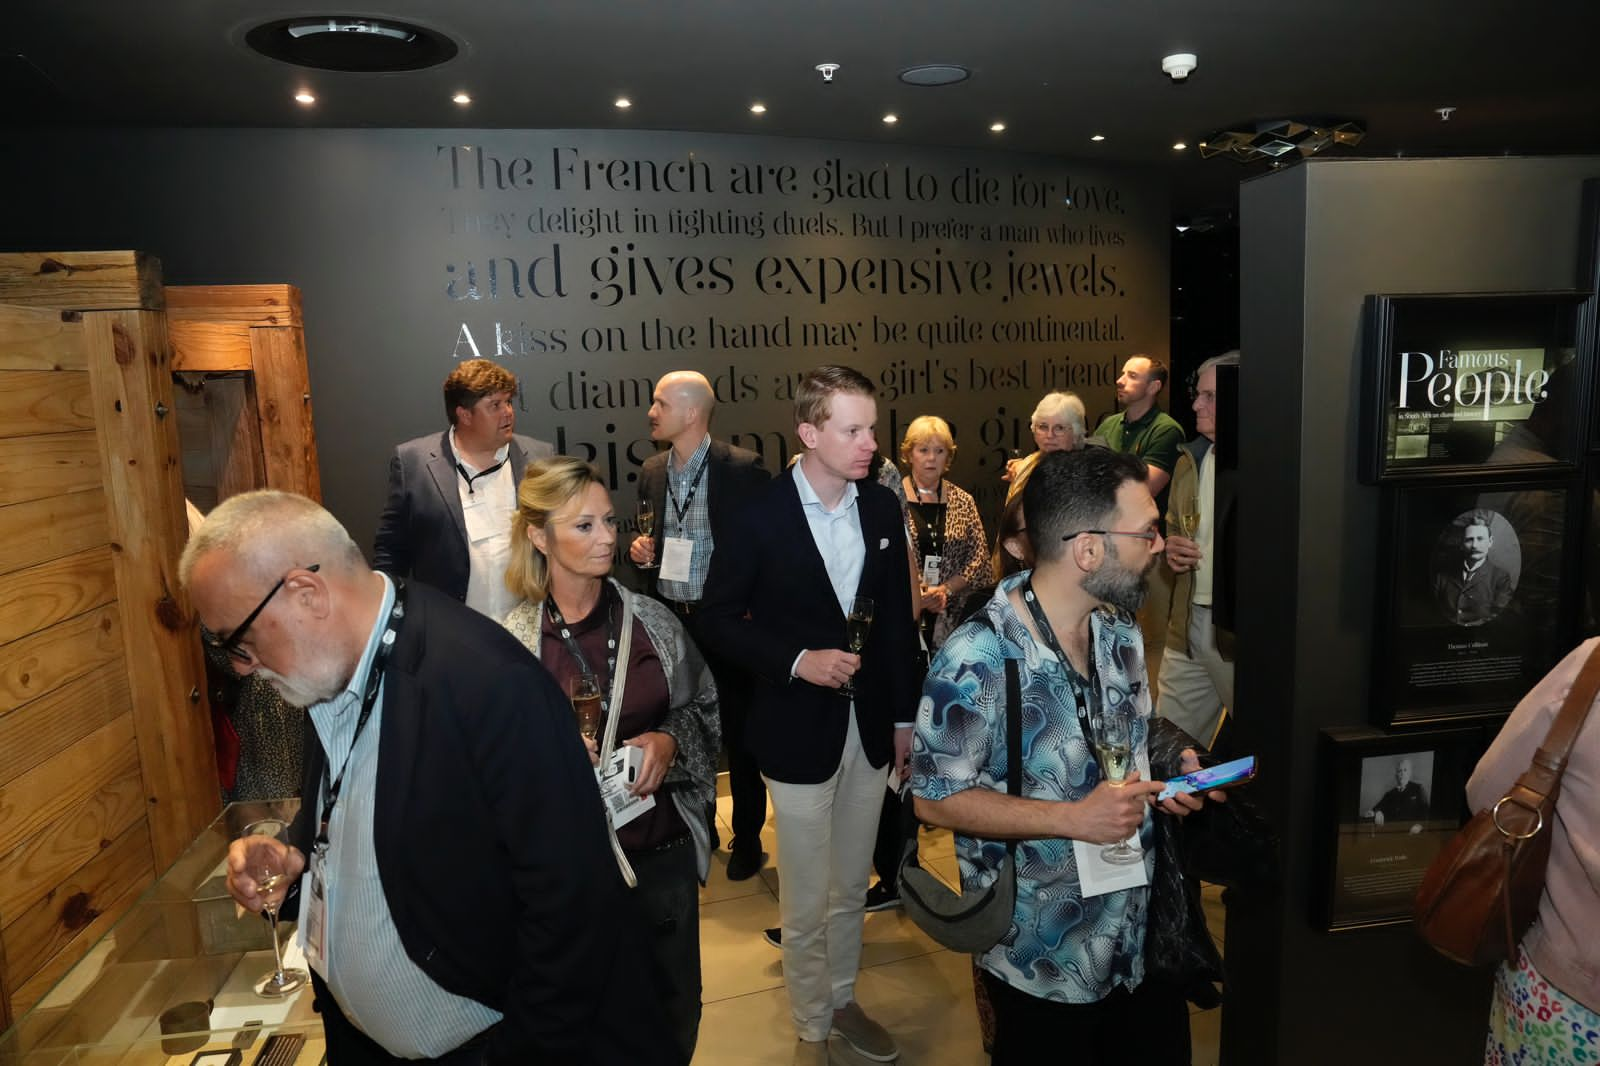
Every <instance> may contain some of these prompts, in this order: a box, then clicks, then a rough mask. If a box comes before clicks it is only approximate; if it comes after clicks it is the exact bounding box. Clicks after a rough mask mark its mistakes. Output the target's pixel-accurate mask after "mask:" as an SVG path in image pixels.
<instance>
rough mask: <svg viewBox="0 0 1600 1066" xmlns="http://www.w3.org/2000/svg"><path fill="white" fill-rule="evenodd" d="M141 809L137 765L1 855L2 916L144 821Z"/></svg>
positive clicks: (140, 784) (139, 780)
mask: <svg viewBox="0 0 1600 1066" xmlns="http://www.w3.org/2000/svg"><path fill="white" fill-rule="evenodd" d="M144 812H145V802H144V782H143V780H142V779H141V778H140V776H139V770H138V768H137V767H132V768H130V769H129V770H128V771H127V772H126V773H124V774H123V775H122V776H121V777H119V778H117V779H116V780H114V781H111V782H109V783H108V784H106V786H105V787H104V788H102V789H100V791H98V792H96V793H95V794H94V795H92V796H90V797H88V798H87V799H85V800H84V801H83V802H82V803H80V804H78V805H77V806H76V807H74V808H72V809H71V810H70V811H67V812H66V813H65V814H63V815H62V816H61V817H60V818H58V819H56V820H55V821H54V822H51V823H50V824H49V825H47V826H45V827H44V828H43V829H41V830H39V831H38V832H37V833H35V834H34V835H33V836H31V837H29V838H28V839H27V840H24V841H23V842H22V843H21V844H18V845H17V846H16V847H14V848H12V849H11V850H10V851H8V852H6V853H5V854H4V855H0V919H5V918H9V916H10V915H12V914H15V913H17V912H18V911H20V910H22V909H23V908H24V907H26V906H28V905H29V904H30V903H32V902H33V901H35V900H37V899H39V898H40V897H41V896H42V895H43V894H44V893H46V892H48V891H50V889H51V888H52V887H53V886H55V885H58V884H60V883H61V881H62V880H63V879H64V878H65V877H66V876H67V875H68V874H70V873H71V872H72V871H73V870H76V869H77V868H78V867H80V866H82V865H83V864H84V863H86V862H88V861H89V860H90V859H92V858H94V857H95V856H96V855H98V854H99V853H100V852H101V851H102V850H104V849H105V848H106V847H107V846H108V845H109V844H110V843H111V841H113V840H115V839H116V838H117V837H118V836H120V835H121V834H122V833H123V831H124V830H126V829H127V828H128V827H129V826H131V825H133V824H134V823H135V822H143V821H144Z"/></svg>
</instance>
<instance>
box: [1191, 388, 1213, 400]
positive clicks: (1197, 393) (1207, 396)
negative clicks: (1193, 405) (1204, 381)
mask: <svg viewBox="0 0 1600 1066" xmlns="http://www.w3.org/2000/svg"><path fill="white" fill-rule="evenodd" d="M1189 399H1191V400H1204V401H1205V402H1206V403H1216V402H1217V390H1216V389H1196V388H1191V389H1190V390H1189Z"/></svg>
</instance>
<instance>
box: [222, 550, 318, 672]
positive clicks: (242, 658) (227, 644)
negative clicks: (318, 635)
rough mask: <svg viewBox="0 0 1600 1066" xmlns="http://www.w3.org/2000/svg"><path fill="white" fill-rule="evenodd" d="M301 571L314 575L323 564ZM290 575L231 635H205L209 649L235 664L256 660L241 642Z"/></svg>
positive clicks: (279, 582)
mask: <svg viewBox="0 0 1600 1066" xmlns="http://www.w3.org/2000/svg"><path fill="white" fill-rule="evenodd" d="M299 569H303V570H305V571H307V572H309V573H312V574H314V573H316V572H317V571H318V570H321V569H322V564H321V563H312V564H311V565H310V566H306V567H300V568H299ZM292 573H294V571H293V570H291V571H289V574H292ZM289 574H284V575H283V576H282V577H280V578H279V579H278V583H277V584H276V585H273V586H272V588H271V589H269V590H268V591H267V594H266V595H265V596H263V597H261V602H260V603H258V604H256V609H255V610H253V611H251V612H250V613H249V614H247V615H245V616H244V621H243V622H240V623H239V625H238V626H237V627H236V628H235V629H234V631H233V632H232V633H231V634H229V635H228V636H226V637H223V636H219V635H216V634H212V633H207V634H206V635H205V641H206V644H207V645H208V646H209V647H213V648H216V649H217V650H218V651H220V652H224V653H225V654H226V655H227V656H228V658H230V659H232V660H234V661H235V662H240V663H247V662H249V661H250V660H251V659H253V658H255V656H254V655H253V654H252V653H251V652H249V651H246V650H245V649H244V648H241V647H239V642H240V641H242V640H244V635H245V634H246V633H248V632H250V627H251V625H253V624H254V623H255V620H256V618H257V617H259V616H260V614H261V612H262V611H264V610H266V609H267V604H269V603H271V602H272V597H274V596H276V595H277V594H278V590H279V589H281V588H283V584H284V582H286V581H288V580H289Z"/></svg>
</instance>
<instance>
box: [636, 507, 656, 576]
mask: <svg viewBox="0 0 1600 1066" xmlns="http://www.w3.org/2000/svg"><path fill="white" fill-rule="evenodd" d="M634 517H635V520H636V521H637V522H638V525H639V535H640V536H643V537H648V536H649V535H650V534H652V533H654V532H655V528H656V505H655V504H654V503H651V502H650V501H649V500H640V501H639V510H638V511H637V512H636V513H635V515H634ZM652 550H653V549H652ZM660 565H661V563H660V562H659V561H658V560H657V559H656V558H655V556H654V555H652V556H651V557H650V561H649V562H648V563H640V564H639V569H640V570H654V569H656V567H658V566H660Z"/></svg>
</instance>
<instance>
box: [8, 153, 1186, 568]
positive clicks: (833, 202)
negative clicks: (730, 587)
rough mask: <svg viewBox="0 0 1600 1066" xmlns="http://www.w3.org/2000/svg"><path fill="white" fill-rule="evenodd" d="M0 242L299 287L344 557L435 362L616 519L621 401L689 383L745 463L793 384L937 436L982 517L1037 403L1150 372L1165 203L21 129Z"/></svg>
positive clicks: (1023, 186)
mask: <svg viewBox="0 0 1600 1066" xmlns="http://www.w3.org/2000/svg"><path fill="white" fill-rule="evenodd" d="M7 147H8V148H9V149H10V151H9V152H0V158H4V160H5V161H4V167H5V170H6V172H7V173H9V174H11V175H12V177H13V178H14V179H15V178H16V177H17V176H19V175H22V174H25V173H26V174H32V175H34V177H33V179H32V180H30V181H29V182H28V184H29V188H28V190H27V192H28V195H27V196H26V197H22V196H14V197H7V198H5V201H4V203H3V204H0V233H3V234H4V235H5V236H4V239H3V240H0V244H3V245H4V246H6V247H7V248H9V249H17V250H21V249H30V250H46V249H74V248H112V247H116V248H138V249H142V250H146V251H149V252H152V253H154V254H156V255H158V256H159V257H160V258H161V261H162V264H163V269H164V271H165V276H166V280H167V281H168V283H171V284H234V283H247V282H287V283H291V284H294V285H298V286H299V287H300V288H301V290H302V293H303V297H304V306H305V320H306V333H307V347H308V351H309V357H310V369H311V379H312V402H313V407H314V411H315V421H316V429H317V437H318V445H319V448H320V452H321V456H322V466H323V470H322V484H323V492H324V496H325V499H326V501H327V503H328V504H329V506H330V507H331V508H332V509H333V510H334V511H335V513H337V514H338V515H340V517H341V518H343V519H344V520H345V521H346V523H347V524H348V525H349V526H350V528H351V531H352V532H353V533H354V534H355V536H356V537H357V539H358V541H360V542H361V543H363V544H370V543H371V531H372V529H373V528H374V526H375V525H376V520H377V516H378V512H379V510H380V508H381V505H382V500H383V488H384V477H385V469H386V462H387V456H388V453H389V450H390V449H391V448H392V447H393V445H394V444H395V443H396V442H398V441H401V440H405V439H407V438H410V437H413V436H417V435H419V434H423V433H428V432H437V431H439V430H441V429H442V428H443V425H444V414H443V411H442V406H441V403H440V399H439V383H440V382H441V381H442V380H443V378H444V377H445V375H446V374H447V373H448V372H449V369H450V367H451V365H452V364H453V363H454V362H456V361H457V360H459V359H465V358H471V357H473V356H475V355H482V356H484V357H487V358H494V359H497V360H498V361H500V362H503V363H504V364H506V365H507V366H509V367H510V368H511V369H512V370H513V371H515V372H516V373H517V374H518V375H519V376H520V377H521V378H522V381H523V390H524V395H523V410H522V412H521V414H520V415H519V425H518V429H519V431H521V432H524V433H528V434H530V435H533V436H536V437H540V438H544V439H548V440H551V441H554V442H555V443H556V445H557V446H558V448H560V449H562V450H564V451H568V452H571V453H573V454H581V455H587V456H590V457H592V458H594V459H595V461H596V462H597V463H599V464H600V465H601V466H602V468H603V469H604V470H605V471H606V473H607V474H608V475H609V477H610V478H611V480H612V484H613V487H614V489H616V490H617V493H616V494H617V497H618V504H619V506H618V510H619V513H622V514H629V513H631V509H632V508H631V500H632V497H633V491H632V486H631V482H632V481H633V479H634V477H635V476H636V474H635V471H636V470H637V467H638V465H639V464H640V463H642V462H643V460H644V459H645V458H646V457H647V456H648V455H649V454H650V453H651V450H652V449H651V445H650V442H649V440H648V435H647V429H648V427H647V424H646V421H645V408H647V407H648V406H649V403H650V391H651V387H652V383H653V381H654V379H655V378H656V377H658V376H659V375H660V374H661V373H662V372H664V371H666V370H670V369H677V368H681V367H691V368H695V369H699V370H701V371H703V372H704V373H705V374H706V375H707V376H708V377H710V378H712V379H713V381H714V382H715V383H716V385H717V389H718V392H719V394H720V396H721V398H722V399H723V400H724V401H727V402H726V404H725V406H723V407H722V408H721V409H720V411H719V414H718V417H717V422H716V425H715V429H716V430H717V431H718V433H719V434H720V435H723V436H729V437H732V438H733V439H734V440H736V441H737V442H739V443H742V444H745V445H746V446H749V447H753V448H757V449H758V450H761V451H763V453H764V454H765V455H766V456H767V459H768V466H769V467H774V466H778V465H781V464H782V462H783V459H784V457H785V456H786V454H787V449H788V448H789V447H791V444H790V439H791V432H790V431H791V429H792V415H791V407H790V404H789V402H788V396H789V390H790V389H791V388H792V386H793V381H794V378H795V376H796V374H797V372H799V371H802V370H804V369H806V368H807V367H809V366H812V365H815V364H817V363H821V362H845V363H850V364H854V365H857V366H859V367H860V368H861V369H863V370H865V371H867V372H868V373H869V374H870V375H871V376H872V377H873V378H874V379H876V380H877V381H878V382H879V384H880V387H881V390H882V391H881V392H880V410H879V416H880V424H879V442H880V445H881V447H882V448H883V450H884V451H885V452H886V453H891V454H892V453H893V451H894V450H895V449H896V447H897V446H898V443H899V436H900V434H901V433H902V432H903V430H904V427H905V425H906V424H907V423H908V422H909V421H910V420H911V419H912V418H914V417H916V416H917V415H919V414H924V413H939V414H943V415H945V416H947V417H948V418H949V419H950V421H951V422H952V423H953V424H954V426H955V428H956V432H957V438H958V440H959V442H960V444H961V451H960V455H959V456H958V458H957V462H956V466H955V470H954V477H955V479H956V480H957V481H958V482H960V483H962V484H963V485H965V486H967V487H969V488H971V489H972V490H973V491H974V492H975V493H976V494H977V495H978V496H979V499H980V503H982V504H985V505H986V508H985V509H986V512H988V511H992V510H995V509H997V503H998V499H999V497H1000V490H1001V487H1002V486H1001V484H1000V482H999V481H998V471H999V468H1000V467H1001V465H1002V464H1003V461H1004V458H1005V457H1006V455H1007V453H1008V451H1009V450H1010V449H1012V448H1014V447H1021V448H1022V449H1023V450H1024V451H1027V450H1031V448H1032V441H1031V437H1030V435H1029V433H1028V431H1027V418H1028V415H1029V414H1030V413H1031V412H1032V409H1033V405H1034V403H1035V402H1036V401H1037V400H1038V398H1039V397H1040V396H1041V395H1042V394H1043V393H1045V392H1046V391H1048V390H1049V389H1051V388H1054V387H1064V388H1071V389H1073V390H1075V391H1077V392H1078V393H1079V394H1080V395H1081V396H1083V398H1084V400H1085V402H1086V404H1087V405H1088V408H1089V414H1090V427H1091V428H1093V426H1094V423H1095V420H1097V419H1098V418H1099V417H1100V416H1101V415H1104V414H1106V413H1109V412H1110V410H1111V409H1112V406H1113V402H1114V380H1115V378H1116V375H1117V373H1118V371H1119V370H1120V367H1121V364H1122V361H1123V360H1124V359H1125V358H1126V356H1127V355H1128V354H1129V353H1131V352H1134V351H1145V352H1149V353H1150V354H1152V355H1155V356H1159V357H1163V358H1164V357H1166V356H1167V354H1168V334H1169V328H1168V315H1169V310H1168V309H1169V280H1168V279H1169V259H1170V240H1169V236H1170V230H1169V228H1168V226H1169V205H1168V194H1167V190H1166V188H1165V186H1164V184H1163V181H1162V179H1160V178H1158V177H1157V176H1155V175H1154V173H1153V172H1150V171H1141V170H1138V169H1118V168H1114V167H1108V166H1102V165H1098V164H1096V165H1089V164H1082V163H1078V162H1074V161H1069V160H1062V159H1056V158H1042V157H1030V156H1017V155H1007V154H1002V153H974V152H951V151H943V150H935V149H918V148H888V149H886V148H884V147H883V146H871V145H864V144H857V143H826V142H815V141H798V140H787V139H780V138H763V137H731V136H710V135H700V134H687V133H647V132H603V131H512V130H495V131H461V130H451V131H429V130H321V131H294V130H150V131H126V130H124V131H103V132H102V131H71V132H59V131H57V132H45V131H25V132H20V133H18V134H17V135H15V136H13V137H11V138H9V139H8V141H7Z"/></svg>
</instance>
